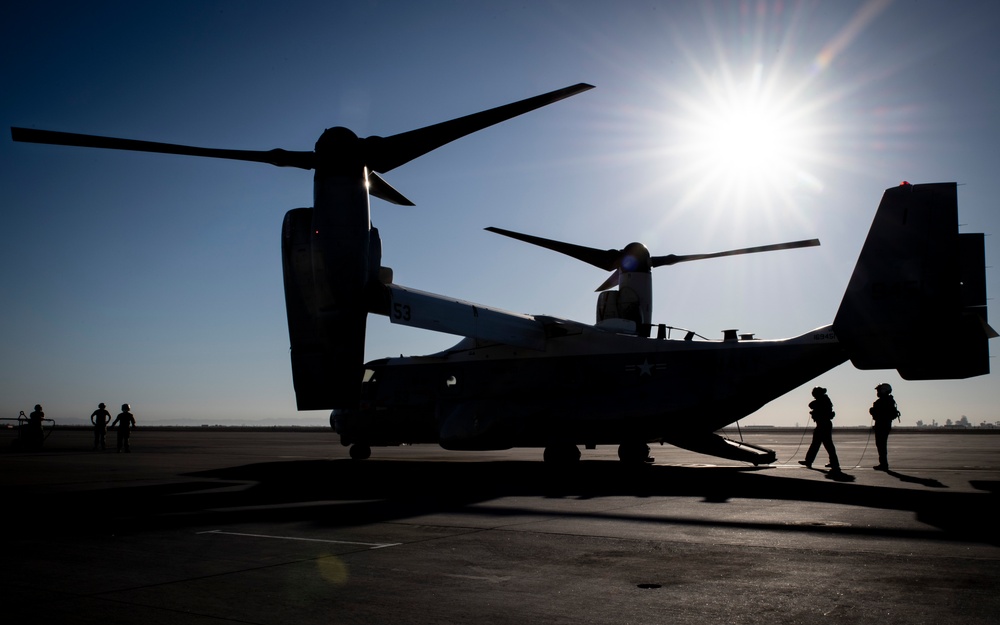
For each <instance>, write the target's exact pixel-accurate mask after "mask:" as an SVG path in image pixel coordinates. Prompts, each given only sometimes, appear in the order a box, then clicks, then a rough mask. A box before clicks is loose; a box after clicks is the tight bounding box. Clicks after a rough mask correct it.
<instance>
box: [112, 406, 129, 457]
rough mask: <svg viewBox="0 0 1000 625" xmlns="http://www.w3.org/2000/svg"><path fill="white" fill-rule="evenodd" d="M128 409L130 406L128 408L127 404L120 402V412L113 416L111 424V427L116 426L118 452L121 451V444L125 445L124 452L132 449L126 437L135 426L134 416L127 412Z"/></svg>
mask: <svg viewBox="0 0 1000 625" xmlns="http://www.w3.org/2000/svg"><path fill="white" fill-rule="evenodd" d="M130 410H131V408H129V405H128V404H122V411H121V414H119V415H118V416H117V417H115V421H114V423H112V424H111V427H115V426H116V425H117V426H118V429H117V430H116V432H117V435H118V436H117V438H118V453H122V446H124V447H125V453H129V452H131V451H132V448H131V447H129V445H128V437H129V435H130V434H131V433H132V428H134V427H135V417H134V416H132V413H131V412H129V411H130Z"/></svg>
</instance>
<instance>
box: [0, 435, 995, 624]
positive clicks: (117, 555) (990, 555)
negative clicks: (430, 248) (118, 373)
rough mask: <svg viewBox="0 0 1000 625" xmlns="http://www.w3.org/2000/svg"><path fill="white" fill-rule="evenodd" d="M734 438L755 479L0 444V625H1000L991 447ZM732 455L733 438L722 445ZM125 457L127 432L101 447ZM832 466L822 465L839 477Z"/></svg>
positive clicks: (178, 438) (709, 473)
mask: <svg viewBox="0 0 1000 625" xmlns="http://www.w3.org/2000/svg"><path fill="white" fill-rule="evenodd" d="M803 434H804V432H803V431H779V430H774V431H770V430H753V431H744V432H743V436H744V438H745V439H746V440H747V441H748V442H751V443H754V444H758V445H763V446H765V447H769V448H771V449H774V450H776V452H777V455H778V458H779V464H776V465H773V466H770V467H752V466H747V465H743V464H741V463H737V462H730V461H724V460H717V459H714V458H711V457H707V456H700V455H697V454H692V453H689V452H684V451H681V450H678V449H675V448H671V447H667V446H664V447H656V448H654V450H653V455H654V456H655V457H656V463H655V464H654V465H653V466H646V467H639V468H637V469H632V470H630V469H628V468H627V467H622V466H620V465H619V463H618V462H617V459H616V450H615V448H613V447H606V448H605V447H601V448H598V449H597V450H592V451H584V452H583V460H582V462H581V463H580V464H579V466H577V467H575V468H574V469H572V470H552V469H551V467H546V466H545V465H543V463H542V462H541V451H540V450H530V449H520V450H513V451H507V452H483V453H472V452H469V453H464V452H448V451H444V450H441V449H439V448H437V447H431V446H413V447H399V448H388V449H385V448H381V449H380V448H376V449H375V450H374V453H373V455H372V458H371V459H370V460H367V461H364V462H355V461H351V460H350V459H349V458H348V455H347V450H346V448H343V447H341V446H340V445H339V443H338V440H337V437H336V435H334V434H333V433H332V432H329V431H323V432H312V431H297V432H287V431H255V432H234V431H228V430H219V429H214V428H207V429H204V430H199V431H176V430H175V431H152V430H142V429H140V430H138V431H137V432H136V433H135V434H134V437H133V448H134V452H133V453H131V454H116V453H114V452H113V451H104V452H100V451H98V452H95V451H91V450H90V444H91V440H90V434H89V433H88V432H86V431H65V430H56V431H55V433H53V434H52V436H51V437H50V438H49V439H48V440H47V441H46V443H45V446H44V448H43V449H42V450H41V451H38V452H33V453H25V452H20V453H18V452H14V451H11V450H10V447H9V444H8V443H9V437H8V438H7V439H3V438H2V437H0V445H2V446H3V447H2V450H0V488H2V492H3V494H4V502H3V507H2V510H3V512H2V515H0V517H2V519H3V521H2V529H3V534H2V535H3V536H4V537H5V538H6V544H5V545H4V547H3V548H2V549H0V571H3V583H2V584H0V598H2V605H3V606H4V607H3V611H2V612H0V614H2V620H3V622H5V623H33V622H38V623H43V622H44V623H102V624H113V623H134V622H142V623H149V624H155V623H205V624H208V623H212V624H219V623H261V624H265V623H266V624H271V623H294V624H295V625H305V624H309V623H394V624H398V623H529V622H534V623H574V624H578V623H698V624H704V623H737V624H742V623H747V624H756V623H760V624H767V625H776V624H781V623H845V624H846V623H850V624H852V625H854V624H856V623H879V625H888V624H890V623H907V624H912V623H928V624H931V623H933V624H935V625H942V624H947V623H956V624H957V623H961V624H963V625H968V624H975V623H984V624H985V623H998V622H1000V592H998V590H997V589H998V588H1000V534H998V533H997V523H996V522H995V518H996V512H995V510H996V509H997V489H998V486H1000V436H995V435H990V434H986V433H958V434H952V433H947V434H946V433H934V434H924V433H907V432H903V431H897V433H894V434H893V436H892V437H891V438H890V460H891V463H892V467H893V470H892V472H889V473H883V472H876V471H873V470H872V469H871V467H872V465H874V464H875V461H876V458H875V457H874V441H869V440H868V432H867V431H866V430H835V431H834V435H835V440H836V443H837V446H838V452H839V454H840V458H841V462H842V463H843V465H844V467H845V469H846V472H845V474H844V475H843V476H839V477H838V476H833V475H830V474H829V473H826V472H825V471H822V470H816V469H813V470H810V469H806V468H805V467H801V466H799V465H798V464H797V463H796V460H800V459H801V458H802V457H803V455H804V452H805V447H806V445H807V444H808V442H809V439H808V435H807V434H806V435H805V438H803ZM731 436H736V433H735V432H734V433H732V434H731ZM110 442H112V443H113V436H112V437H111V441H110ZM825 460H826V457H825V452H823V451H821V452H820V457H819V461H818V462H817V466H821V465H822V464H823V463H825Z"/></svg>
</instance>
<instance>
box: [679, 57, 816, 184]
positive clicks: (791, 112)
mask: <svg viewBox="0 0 1000 625" xmlns="http://www.w3.org/2000/svg"><path fill="white" fill-rule="evenodd" d="M779 82H780V81H779V79H778V77H777V76H772V77H771V78H770V79H766V77H765V75H764V71H763V68H762V67H760V66H757V67H756V68H755V69H754V70H753V71H752V72H751V73H750V75H748V76H746V77H745V78H743V79H740V78H738V77H736V76H733V75H732V74H727V75H724V76H718V77H707V78H703V80H702V87H703V91H704V92H703V93H700V94H692V95H689V96H688V97H687V98H685V99H684V100H683V102H682V114H681V115H680V116H679V118H677V119H676V120H675V129H674V130H675V131H676V132H675V133H674V136H673V140H674V142H675V153H677V154H678V155H680V156H682V157H683V162H684V163H685V165H684V170H685V173H686V174H687V175H689V177H690V178H691V179H692V181H693V182H694V183H695V187H696V188H699V189H703V190H705V189H714V190H715V191H716V192H717V193H720V194H722V196H723V197H724V198H725V199H726V200H727V201H730V202H732V201H735V202H737V203H739V204H742V203H745V202H759V201H760V200H761V199H764V198H774V197H783V196H785V195H786V194H787V193H788V191H789V190H790V189H792V188H795V187H801V186H803V185H807V186H811V187H816V186H818V185H820V183H819V180H818V178H817V177H816V176H815V175H814V174H813V173H811V172H810V171H809V166H810V162H811V161H812V160H814V159H813V157H812V155H814V154H815V153H816V152H815V150H816V146H815V145H813V144H812V141H811V140H812V139H813V138H814V137H815V135H816V131H815V126H814V125H813V122H812V120H811V119H810V115H809V108H808V106H806V105H804V104H803V103H802V102H800V101H799V100H797V98H796V95H795V90H794V89H788V88H787V86H782V85H780V84H779Z"/></svg>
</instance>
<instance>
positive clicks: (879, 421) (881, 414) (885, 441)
mask: <svg viewBox="0 0 1000 625" xmlns="http://www.w3.org/2000/svg"><path fill="white" fill-rule="evenodd" d="M875 395H877V396H878V399H876V400H875V403H874V404H872V407H871V408H869V409H868V414H870V415H871V416H872V419H874V420H875V425H873V426H872V429H873V430H875V447H876V448H877V449H878V464H877V465H875V466H874V467H872V468H873V469H875V470H876V471H888V470H889V454H888V448H889V432H891V431H892V421H893V419H898V418H899V409H898V408H897V407H896V400H895V399H894V398H893V396H892V387H891V386H889V385H888V384H886V383H885V382H882V383H881V384H879V385H878V386H876V387H875Z"/></svg>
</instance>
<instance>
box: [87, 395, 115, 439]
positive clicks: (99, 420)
mask: <svg viewBox="0 0 1000 625" xmlns="http://www.w3.org/2000/svg"><path fill="white" fill-rule="evenodd" d="M109 421H111V413H110V412H108V411H107V410H105V409H104V403H103V402H102V403H100V404H98V405H97V410H95V411H94V412H93V413H91V415H90V422H91V423H93V424H94V449H97V446H98V445H100V446H101V449H105V448H106V447H107V442H106V437H107V435H108V422H109Z"/></svg>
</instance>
